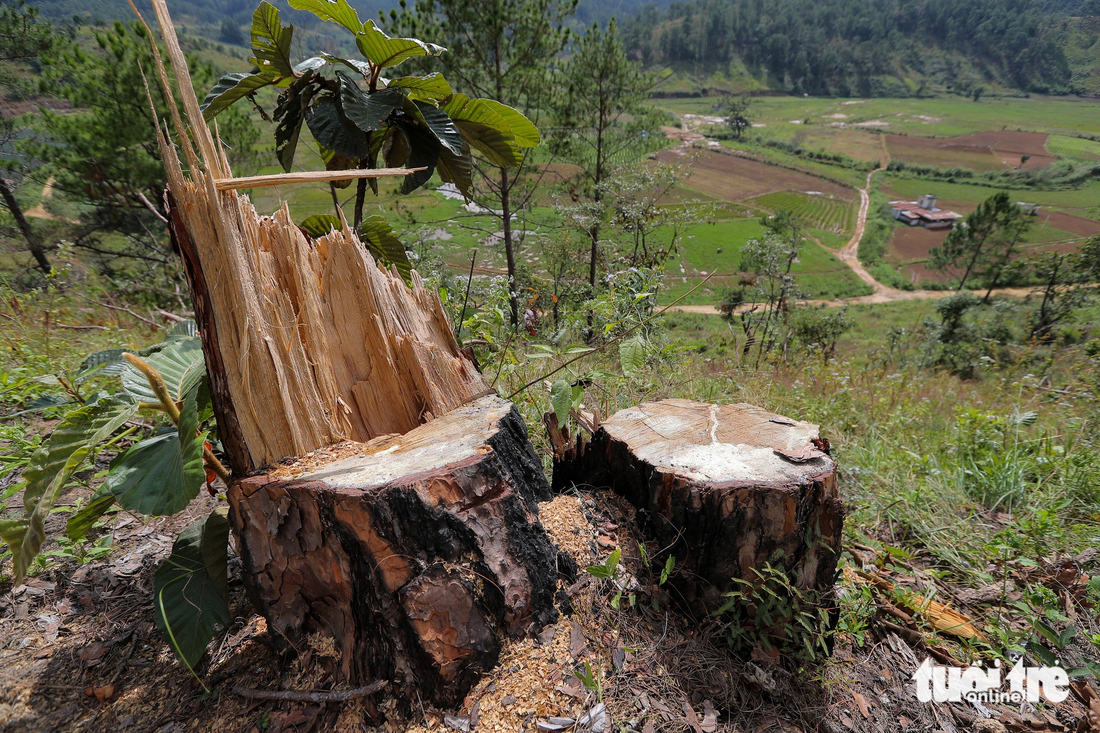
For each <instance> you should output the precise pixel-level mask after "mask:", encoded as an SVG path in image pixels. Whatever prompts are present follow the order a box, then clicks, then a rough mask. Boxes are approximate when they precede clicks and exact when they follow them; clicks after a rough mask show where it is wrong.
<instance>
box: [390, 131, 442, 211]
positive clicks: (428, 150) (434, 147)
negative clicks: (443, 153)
mask: <svg viewBox="0 0 1100 733" xmlns="http://www.w3.org/2000/svg"><path fill="white" fill-rule="evenodd" d="M401 131H402V132H404V133H405V137H406V139H407V140H408V144H409V155H408V157H407V158H406V159H405V167H406V168H423V169H424V170H422V171H418V172H416V173H410V174H409V175H407V176H405V179H404V181H402V183H401V193H402V194H407V193H411V192H413V191H415V190H416V189H418V188H420V187H421V186H423V185H424V184H425V183H427V182H428V180H429V179H431V177H432V174H433V173H435V166H436V163H438V162H439V151H440V150H442V149H444V148H443V146H442V145H440V144H439V140H438V139H437V138H436V137H435V135H433V134H432V133H431V132H429V131H428V130H427V129H425V128H424V127H421V126H420V125H417V124H413V123H408V122H406V123H404V124H402V125H401Z"/></svg>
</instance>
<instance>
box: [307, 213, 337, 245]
mask: <svg viewBox="0 0 1100 733" xmlns="http://www.w3.org/2000/svg"><path fill="white" fill-rule="evenodd" d="M298 226H300V227H301V228H302V229H305V230H306V234H308V235H309V236H311V237H313V238H314V239H317V238H319V237H323V236H325V235H326V234H328V233H329V232H332V231H337V232H338V231H340V230H341V229H343V228H344V223H343V222H342V221H340V219H339V218H337V217H335V216H333V215H332V214H314V215H313V216H311V217H309V218H307V219H306V220H305V221H303V222H302V223H301V224H299V225H298Z"/></svg>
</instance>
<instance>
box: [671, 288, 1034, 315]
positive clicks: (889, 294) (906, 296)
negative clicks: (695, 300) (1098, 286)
mask: <svg viewBox="0 0 1100 733" xmlns="http://www.w3.org/2000/svg"><path fill="white" fill-rule="evenodd" d="M971 292H973V293H974V295H976V296H978V297H979V298H981V297H983V296H984V295H985V290H974V291H971ZM1032 292H1033V291H1032V290H1031V289H1030V288H997V289H995V290H994V291H993V294H994V295H1008V296H1011V297H1013V298H1023V297H1026V296H1027V295H1029V294H1031V293H1032ZM954 294H955V291H954V290H896V289H894V288H887V290H886V291H885V292H881V293H872V294H871V295H860V296H857V297H855V298H835V299H832V300H800V301H799V304H801V305H810V306H818V305H826V306H833V307H840V306H844V305H854V304H864V305H873V304H876V303H894V302H896V301H899V300H936V299H939V298H946V297H947V296H949V295H954ZM748 307H749V306H742V307H741V308H738V309H737V310H736V311H735V312H737V313H740V312H741V311H743V310H746V309H747V308H748ZM669 310H670V311H678V312H680V313H705V314H708V315H717V314H718V313H719V310H718V306H715V305H674V306H672V307H671V308H669Z"/></svg>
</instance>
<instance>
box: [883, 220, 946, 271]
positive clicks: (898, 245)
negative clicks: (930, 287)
mask: <svg viewBox="0 0 1100 733" xmlns="http://www.w3.org/2000/svg"><path fill="white" fill-rule="evenodd" d="M948 231H949V230H947V229H937V230H933V229H925V228H924V227H898V228H897V229H895V230H894V236H893V237H892V238H891V239H890V246H889V252H890V254H891V255H893V257H892V259H893V258H896V260H897V261H899V262H908V261H910V260H923V259H925V258H927V257H928V250H930V249H932V248H933V247H938V246H939V245H941V244H943V240H945V239H946V238H947V232H948Z"/></svg>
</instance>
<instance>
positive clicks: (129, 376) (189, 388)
mask: <svg viewBox="0 0 1100 733" xmlns="http://www.w3.org/2000/svg"><path fill="white" fill-rule="evenodd" d="M145 361H146V362H148V363H149V366H151V367H153V368H154V369H156V370H157V372H158V373H159V374H160V376H161V378H162V379H163V380H164V383H165V385H167V387H168V392H169V394H170V395H171V396H172V399H173V400H175V401H176V402H182V401H183V400H184V399H185V398H186V397H188V396H189V395H190V396H194V395H195V393H196V392H197V391H198V388H199V384H201V383H202V380H203V377H205V376H206V361H205V360H204V359H203V354H202V342H201V341H199V339H198V338H196V337H192V338H181V339H177V340H175V341H169V342H167V344H166V345H165V346H164V348H162V349H161V350H160V351H158V352H156V353H155V354H150V355H149V356H148V357H146V359H145ZM122 388H123V389H125V390H126V392H127V393H128V394H129V395H130V396H132V397H133V398H134V399H135V400H138V401H139V402H155V403H159V402H160V400H159V399H158V398H157V395H156V393H155V392H153V388H152V387H151V386H150V385H149V380H148V379H147V378H146V377H145V375H144V374H142V373H141V372H140V371H138V370H137V369H136V368H134V367H133V366H132V365H130V364H129V363H127V365H126V367H125V368H124V369H123V370H122Z"/></svg>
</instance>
